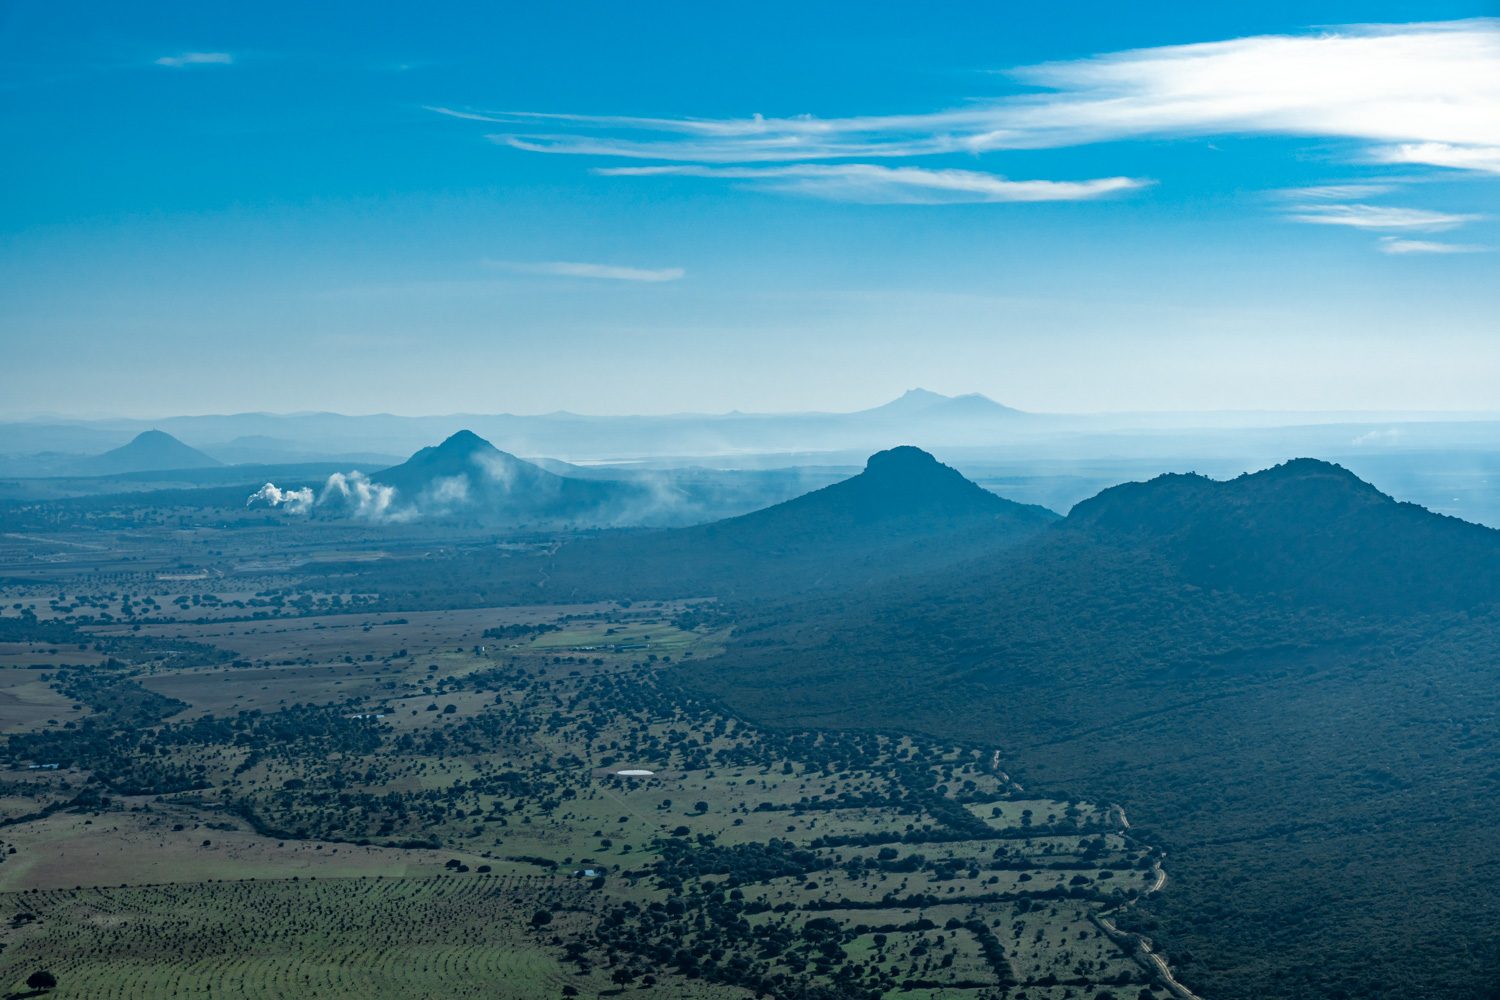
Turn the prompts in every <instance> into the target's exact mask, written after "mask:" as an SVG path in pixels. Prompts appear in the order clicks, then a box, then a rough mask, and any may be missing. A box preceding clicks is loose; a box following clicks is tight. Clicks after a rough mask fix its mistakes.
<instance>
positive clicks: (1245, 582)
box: [1067, 458, 1500, 613]
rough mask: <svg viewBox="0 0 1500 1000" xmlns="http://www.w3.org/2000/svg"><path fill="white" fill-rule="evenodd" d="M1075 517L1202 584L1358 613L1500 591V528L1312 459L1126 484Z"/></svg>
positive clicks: (1479, 598) (1441, 604)
mask: <svg viewBox="0 0 1500 1000" xmlns="http://www.w3.org/2000/svg"><path fill="white" fill-rule="evenodd" d="M1067 525H1068V527H1069V528H1072V529H1075V530H1079V531H1084V532H1087V533H1088V534H1090V535H1091V536H1093V537H1095V538H1098V539H1100V540H1102V541H1108V542H1113V543H1115V544H1138V545H1141V546H1143V547H1146V548H1149V549H1150V550H1152V551H1154V552H1157V553H1159V554H1161V555H1163V556H1165V557H1167V558H1169V559H1170V560H1172V561H1173V562H1174V563H1176V564H1177V566H1178V567H1179V569H1180V572H1181V574H1182V576H1183V578H1184V579H1186V580H1188V581H1190V582H1192V583H1193V584H1195V585H1197V586H1200V587H1222V588H1230V589H1234V590H1237V591H1241V592H1250V593H1263V594H1285V595H1289V596H1294V597H1295V598H1296V599H1298V600H1300V601H1308V602H1315V603H1318V604H1323V605H1329V606H1333V607H1341V608H1347V609H1349V610H1354V611H1360V612H1398V613H1399V612H1403V611H1411V610H1428V609H1438V608H1454V609H1462V608H1467V607H1470V606H1473V605H1478V604H1485V603H1489V602H1492V601H1494V600H1495V599H1496V597H1497V596H1500V531H1496V530H1494V529H1492V528H1486V527H1483V526H1481V525H1477V524H1470V523H1468V522H1467V521H1460V520H1458V519H1457V518H1452V517H1444V516H1443V515H1441V514H1434V513H1432V512H1431V511H1429V510H1427V509H1425V508H1423V507H1419V506H1417V505H1416V504H1410V503H1398V502H1396V501H1395V500H1393V499H1391V498H1390V497H1388V496H1386V495H1385V494H1384V493H1381V492H1380V491H1379V490H1377V489H1375V487H1373V486H1371V485H1370V484H1369V483H1366V482H1364V481H1362V480H1360V479H1358V478H1357V477H1356V476H1354V474H1353V473H1351V472H1349V471H1348V470H1346V469H1343V468H1341V467H1339V466H1337V465H1330V464H1328V463H1327V462H1319V461H1316V460H1313V459H1305V458H1304V459H1297V460H1296V461H1292V462H1287V463H1286V464H1284V465H1279V466H1277V467H1276V468H1274V469H1268V470H1266V471H1264V472H1257V473H1254V474H1247V475H1244V476H1241V477H1239V478H1238V479H1234V480H1231V481H1229V482H1216V481H1214V480H1212V479H1207V478H1205V477H1203V476H1196V475H1188V476H1176V475H1168V476H1160V477H1158V478H1156V479H1153V480H1151V481H1150V482H1148V483H1127V484H1125V485H1122V486H1116V487H1113V488H1112V489H1108V490H1105V491H1104V492H1103V493H1100V494H1099V495H1098V496H1096V497H1094V498H1092V499H1090V500H1085V501H1084V502H1083V503H1080V504H1079V505H1078V506H1077V507H1075V508H1074V509H1073V511H1072V513H1071V514H1070V515H1069V516H1068V519H1067Z"/></svg>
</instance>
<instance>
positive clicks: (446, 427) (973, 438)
mask: <svg viewBox="0 0 1500 1000" xmlns="http://www.w3.org/2000/svg"><path fill="white" fill-rule="evenodd" d="M1028 419H1030V415H1029V414H1025V413H1022V412H1021V411H1019V410H1013V409H1011V408H1009V407H1006V406H1002V405H1001V404H999V403H996V402H994V401H993V400H990V399H987V398H986V397H984V396H981V395H978V394H969V395H965V396H958V397H949V396H944V395H941V394H939V393H935V392H929V391H927V390H924V389H913V390H910V391H909V392H907V393H906V394H905V395H904V396H902V397H900V398H899V399H896V400H894V401H892V402H890V403H887V404H884V405H882V406H876V407H873V408H870V409H866V410H859V411H855V412H851V413H832V412H808V413H738V412H732V413H719V414H705V413H679V414H666V415H661V416H629V415H621V416H592V415H584V414H577V413H570V412H567V411H562V410H560V411H557V412H554V413H546V414H536V415H515V414H506V413H500V414H470V413H455V414H447V415H442V416H427V417H398V416H394V415H392V414H371V415H367V416H346V415H344V414H338V413H297V414H273V413H241V414H226V415H206V416H192V417H172V418H168V419H165V420H160V421H157V422H156V423H157V424H158V425H160V426H161V427H165V428H166V429H168V430H170V431H173V432H174V433H177V434H179V435H181V436H183V437H187V438H189V439H190V440H193V441H197V442H200V443H203V447H204V448H205V449H206V450H208V451H213V450H214V449H215V448H216V447H217V446H216V445H215V444H213V443H212V442H224V443H225V444H224V447H225V450H226V454H235V453H237V452H240V451H249V452H250V454H251V455H252V456H253V457H254V458H255V459H256V460H261V461H264V460H265V459H267V458H270V457H272V455H271V454H269V452H268V449H266V447H265V445H266V444H267V442H275V443H276V445H277V446H278V447H280V448H296V449H297V450H300V451H303V452H305V453H308V454H309V455H331V454H351V453H372V452H373V453H387V454H388V453H392V452H395V453H410V452H412V451H415V450H417V449H418V448H420V447H422V446H424V445H426V444H427V443H428V442H431V441H433V440H434V439H438V438H442V437H446V436H449V435H452V434H454V433H457V432H458V431H460V430H469V431H472V432H474V433H475V434H477V435H479V436H481V437H483V438H485V439H486V440H489V441H494V442H499V444H500V446H501V447H502V448H503V450H505V451H507V452H509V453H512V454H525V455H547V456H551V457H554V458H562V459H589V458H598V459H628V458H633V457H640V456H649V455H679V456H680V455H722V454H736V453H745V452H784V451H793V452H804V451H832V450H853V451H859V452H863V453H865V454H868V453H869V452H870V451H873V450H875V449H877V448H879V447H883V446H884V445H885V444H887V443H888V442H890V441H891V440H893V439H895V440H902V439H904V440H909V441H912V440H914V441H924V442H928V441H930V442H931V443H933V444H939V443H948V444H951V443H965V442H968V443H981V442H983V441H985V440H990V439H992V437H993V434H994V432H995V431H996V430H997V429H998V428H999V427H1002V426H1006V425H1010V424H1015V423H1017V422H1025V421H1027V420H1028ZM140 425H141V422H140V421H134V420H124V419H122V420H104V421H78V422H68V423H60V422H54V423H43V422H24V423H9V424H0V455H7V454H8V455H13V456H16V455H26V454H35V453H37V452H41V451H56V452H70V451H72V452H82V453H87V452H89V451H92V450H94V449H95V448H97V447H98V442H99V441H100V439H101V437H105V438H107V437H109V436H112V435H119V434H122V433H127V432H130V431H133V430H135V429H137V428H139V427H140ZM116 439H118V438H116ZM237 442H241V443H239V444H237ZM246 443H249V444H251V445H256V444H258V445H260V447H259V448H256V449H255V450H254V451H250V449H248V448H246V447H245V444H246Z"/></svg>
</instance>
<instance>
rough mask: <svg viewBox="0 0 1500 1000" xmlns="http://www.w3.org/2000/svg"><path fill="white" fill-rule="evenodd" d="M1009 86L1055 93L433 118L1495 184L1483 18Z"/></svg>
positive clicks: (777, 153) (818, 146)
mask: <svg viewBox="0 0 1500 1000" xmlns="http://www.w3.org/2000/svg"><path fill="white" fill-rule="evenodd" d="M1006 75H1008V76H1009V77H1011V78H1012V79H1014V80H1016V81H1018V82H1020V83H1022V84H1025V85H1028V86H1033V87H1039V88H1045V89H1047V90H1049V91H1051V93H1043V94H1028V95H1022V96H1016V97H1008V98H1001V99H997V100H991V101H985V102H976V103H975V104H973V105H971V106H969V107H964V108H957V109H951V110H946V111H938V112H933V113H930V114H918V115H896V116H862V117H850V118H828V119H823V118H814V117H811V116H803V117H797V118H763V117H760V116H758V115H757V116H755V117H752V118H743V119H722V120H703V119H686V118H684V119H661V118H632V117H613V116H590V115H577V114H541V113H531V112H484V113H480V112H470V111H454V110H451V109H434V110H436V111H438V112H439V113H442V114H449V115H456V116H458V117H463V118H470V119H477V120H481V121H492V122H497V123H504V124H514V125H522V126H524V125H538V124H546V125H550V126H553V127H554V129H556V128H559V127H560V128H561V129H565V130H572V131H561V132H557V131H549V132H547V133H543V134H522V133H519V132H506V133H501V134H496V135H493V136H491V137H490V138H491V139H493V140H494V141H496V142H500V143H505V144H508V145H511V146H514V147H516V148H518V149H525V150H531V151H536V152H548V153H568V154H578V155H591V156H619V157H629V158H636V159H659V160H667V161H676V162H690V163H751V162H773V161H781V162H789V161H795V160H804V161H805V160H824V159H833V158H849V157H862V158H872V157H881V158H889V157H908V156H925V155H934V154H940V153H957V152H965V153H982V152H989V151H994V150H1004V149H1043V148H1057V147H1063V146H1077V145H1084V144H1091V143H1098V142H1108V141H1117V140H1122V139H1140V138H1152V137H1181V136H1205V135H1221V134H1249V135H1284V136H1305V137H1313V138H1343V139H1351V140H1356V141H1359V142H1362V143H1364V144H1365V148H1364V152H1363V154H1362V155H1363V156H1364V158H1366V159H1371V160H1375V161H1377V162H1387V163H1407V164H1422V165H1428V166H1440V167H1448V168H1453V169H1461V170H1471V171H1481V172H1488V173H1500V21H1497V20H1496V19H1491V18H1484V19H1475V20H1468V21H1454V22H1442V23H1427V24H1406V25H1356V26H1351V27H1345V28H1341V29H1338V30H1336V31H1328V32H1323V33H1320V34H1309V35H1299V36H1287V35H1262V36H1255V37H1251V38H1241V39H1234V40H1231V41H1223V42H1208V43H1200V44H1192V45H1174V46H1164V47H1160V48H1152V49H1139V50H1134V51H1127V52H1119V53H1111V54H1106V55H1100V56H1096V57H1092V58H1088V59H1079V60H1072V61H1067V62H1056V63H1047V64H1043V65H1039V66H1028V67H1021V68H1018V69H1014V70H1011V71H1009V72H1008V73H1007V74H1006ZM579 130H596V131H597V130H605V131H614V132H621V131H624V132H642V133H655V134H657V135H663V136H674V137H673V138H661V139H649V138H624V137H618V136H610V135H598V134H595V135H581V134H577V133H578V131H579ZM679 136H680V137H681V138H676V137H679Z"/></svg>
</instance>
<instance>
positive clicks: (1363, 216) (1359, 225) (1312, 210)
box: [1288, 205, 1480, 233]
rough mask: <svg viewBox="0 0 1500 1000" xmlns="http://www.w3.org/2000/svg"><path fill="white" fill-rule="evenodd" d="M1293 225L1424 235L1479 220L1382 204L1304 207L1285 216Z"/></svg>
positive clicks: (1471, 216)
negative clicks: (1350, 227) (1347, 227)
mask: <svg viewBox="0 0 1500 1000" xmlns="http://www.w3.org/2000/svg"><path fill="white" fill-rule="evenodd" d="M1288 218H1290V219H1292V220H1293V221H1295V222H1312V223H1316V224H1318V225H1324V226H1353V227H1355V228H1356V229H1400V230H1406V231H1416V232H1424V233H1435V232H1440V231H1442V230H1444V229H1453V228H1454V227H1456V226H1461V225H1463V224H1464V223H1466V222H1473V221H1474V220H1475V219H1478V218H1480V216H1477V215H1459V214H1456V213H1453V212H1431V211H1428V210H1427V209H1423V208H1388V207H1386V206H1383V205H1304V206H1302V208H1301V210H1300V211H1299V212H1296V213H1293V214H1292V215H1290V216H1288Z"/></svg>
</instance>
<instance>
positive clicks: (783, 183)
mask: <svg viewBox="0 0 1500 1000" xmlns="http://www.w3.org/2000/svg"><path fill="white" fill-rule="evenodd" d="M594 172H595V173H596V174H601V175H603V176H607V177H660V176H677V177H713V178H723V179H733V180H747V181H750V182H752V183H754V184H757V185H759V186H764V187H768V188H771V189H772V190H777V191H784V192H790V193H794V194H805V195H811V196H814V197H820V198H829V199H832V200H837V201H853V202H863V203H866V204H910V205H933V204H945V203H961V202H1022V201H1084V200H1088V199H1093V198H1101V197H1104V196H1105V195H1110V194H1116V193H1118V192H1121V191H1131V190H1134V189H1136V188H1140V187H1144V186H1145V185H1146V184H1149V183H1150V182H1149V181H1145V180H1140V179H1138V178H1134V177H1101V178H1095V179H1093V180H1085V181H1047V180H1041V181H1013V180H1008V179H1006V178H1004V177H1001V176H1000V175H999V174H989V173H983V172H981V171H976V170H928V169H923V168H921V167H884V166H877V165H875V164H870V163H845V164H828V163H799V164H794V165H791V166H784V167H704V166H693V165H674V166H664V167H603V168H599V169H597V170H595V171H594Z"/></svg>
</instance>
